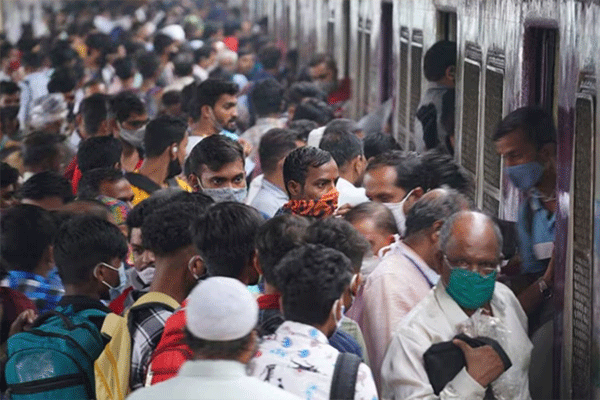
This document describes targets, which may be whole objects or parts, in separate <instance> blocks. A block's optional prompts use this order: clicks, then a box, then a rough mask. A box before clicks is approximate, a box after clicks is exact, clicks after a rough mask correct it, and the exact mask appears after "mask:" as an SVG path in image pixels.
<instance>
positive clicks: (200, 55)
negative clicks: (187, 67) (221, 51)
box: [194, 43, 215, 63]
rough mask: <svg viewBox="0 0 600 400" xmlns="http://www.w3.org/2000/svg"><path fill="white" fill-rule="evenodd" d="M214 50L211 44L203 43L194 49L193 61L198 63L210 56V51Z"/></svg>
mask: <svg viewBox="0 0 600 400" xmlns="http://www.w3.org/2000/svg"><path fill="white" fill-rule="evenodd" d="M214 51H215V50H214V49H213V48H212V46H211V45H210V44H206V43H205V44H204V45H203V46H201V47H199V48H197V49H196V50H194V61H195V62H196V63H199V62H200V61H202V60H205V59H207V58H210V53H212V52H214Z"/></svg>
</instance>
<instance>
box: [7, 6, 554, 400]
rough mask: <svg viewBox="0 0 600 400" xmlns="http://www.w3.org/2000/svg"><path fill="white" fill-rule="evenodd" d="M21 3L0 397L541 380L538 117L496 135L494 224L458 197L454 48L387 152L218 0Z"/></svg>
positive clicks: (541, 395)
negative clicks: (501, 175) (411, 129)
mask: <svg viewBox="0 0 600 400" xmlns="http://www.w3.org/2000/svg"><path fill="white" fill-rule="evenodd" d="M44 21H45V22H46V23H47V27H46V28H47V29H45V30H40V29H33V27H32V26H31V25H24V26H23V27H22V34H21V37H20V39H19V40H18V41H17V42H16V43H12V42H10V41H8V40H7V39H6V37H3V38H2V39H1V41H0V42H1V51H0V57H1V60H0V64H1V65H0V159H1V160H2V164H1V169H0V178H1V179H0V180H1V199H0V275H1V279H2V281H1V282H0V286H1V287H0V300H1V307H0V317H1V331H0V342H1V343H2V351H1V353H0V354H1V358H2V363H1V365H2V379H1V385H0V391H1V392H0V393H1V394H0V398H3V397H2V396H10V398H12V399H41V398H55V399H62V398H64V399H66V398H69V399H96V398H97V399H124V398H126V397H127V398H130V399H135V400H139V399H145V400H149V399H164V398H171V399H298V398H305V399H329V398H331V399H363V400H367V399H368V400H371V399H376V398H396V399H435V398H440V399H488V398H495V399H530V398H533V399H545V398H546V399H547V398H550V397H551V393H552V392H551V390H552V385H551V384H549V382H550V383H551V382H552V362H549V361H548V360H551V356H552V332H553V326H552V322H553V314H554V312H553V310H552V302H551V301H549V298H550V297H551V295H552V285H553V279H554V276H553V274H554V258H553V242H554V218H555V212H556V196H555V194H554V193H555V192H554V187H555V185H556V161H555V152H556V149H555V142H556V133H555V130H554V127H553V122H552V118H551V117H550V116H549V115H547V114H546V113H545V112H543V111H541V110H539V109H537V108H533V107H525V108H520V109H517V110H515V111H513V112H511V113H510V114H508V115H507V116H506V117H505V118H504V119H503V120H502V122H501V123H500V124H499V125H498V127H497V129H496V131H495V133H494V137H493V140H494V142H495V143H496V148H497V151H498V153H499V154H500V155H501V156H503V158H504V166H505V169H506V175H507V176H508V177H509V179H510V180H511V181H512V183H513V185H514V186H515V187H516V188H517V189H518V190H520V191H521V193H522V205H521V207H520V211H519V215H518V221H517V222H516V224H511V223H508V222H506V221H499V220H498V219H497V218H496V216H489V215H486V214H485V213H483V212H481V211H480V210H478V209H477V208H476V207H475V206H474V204H473V199H472V194H473V193H474V181H473V179H472V177H471V176H470V175H469V174H468V173H466V172H465V171H464V170H463V169H462V167H461V166H460V165H459V164H458V163H457V162H456V161H455V159H454V157H453V148H454V97H455V89H454V80H455V64H456V51H457V50H456V44H455V43H453V42H448V41H442V42H439V43H436V44H435V45H433V46H432V47H431V48H429V49H428V51H427V52H426V54H425V57H424V71H423V72H424V76H425V77H426V79H427V80H428V81H429V85H430V86H429V89H428V90H427V91H425V92H424V96H423V99H422V101H421V104H420V105H419V108H418V112H417V115H416V120H415V127H416V136H415V143H414V149H402V147H401V146H400V145H399V144H398V143H397V141H396V140H395V139H394V132H392V129H391V126H392V125H393V124H392V123H391V121H390V120H389V119H384V120H377V121H375V123H373V121H374V119H377V116H379V115H380V114H378V113H375V114H373V115H370V116H366V117H365V118H363V119H361V120H360V121H354V120H351V119H348V118H345V117H347V111H348V110H347V108H348V100H349V99H350V97H351V93H350V87H351V82H350V80H349V79H348V78H346V77H343V76H340V73H339V71H338V68H337V66H336V63H335V61H334V59H333V57H332V56H331V55H327V54H317V55H315V56H314V57H313V58H312V59H311V60H309V61H308V62H306V63H305V64H303V62H302V61H301V60H298V57H297V53H296V52H295V51H294V50H293V49H291V50H288V51H283V50H282V48H283V46H282V44H281V43H277V42H275V41H273V40H272V39H271V38H270V36H269V33H268V31H267V25H268V24H267V21H265V20H261V21H256V22H250V21H245V20H244V19H243V18H242V15H241V13H240V10H238V9H235V8H228V7H227V4H226V2H223V1H214V2H213V1H203V0H196V1H191V0H188V1H181V2H169V1H157V2H147V3H144V4H140V3H138V2H127V1H123V2H122V1H105V0H101V1H91V2H67V3H66V5H65V8H64V9H61V10H58V11H57V10H46V14H45V19H44ZM39 31H42V32H45V33H44V34H43V35H39V34H37V35H36V34H34V32H39ZM515 243H516V245H515Z"/></svg>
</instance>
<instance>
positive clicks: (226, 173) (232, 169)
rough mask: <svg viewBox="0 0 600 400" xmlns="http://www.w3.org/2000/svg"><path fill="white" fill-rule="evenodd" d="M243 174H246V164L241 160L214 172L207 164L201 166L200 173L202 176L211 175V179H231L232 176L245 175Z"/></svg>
mask: <svg viewBox="0 0 600 400" xmlns="http://www.w3.org/2000/svg"><path fill="white" fill-rule="evenodd" d="M243 172H245V169H244V162H243V160H241V159H237V160H235V161H232V162H230V163H227V164H224V165H223V166H222V167H221V168H219V169H218V170H217V171H213V170H212V169H210V168H209V167H208V165H206V164H201V165H200V173H201V174H202V175H209V176H211V177H223V178H229V177H232V176H236V175H239V174H240V173H243Z"/></svg>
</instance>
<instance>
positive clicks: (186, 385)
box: [129, 277, 299, 400]
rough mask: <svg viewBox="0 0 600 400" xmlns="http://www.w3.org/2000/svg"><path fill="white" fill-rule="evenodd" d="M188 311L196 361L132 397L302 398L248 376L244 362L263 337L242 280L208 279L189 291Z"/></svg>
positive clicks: (147, 399) (149, 399) (187, 330)
mask: <svg viewBox="0 0 600 400" xmlns="http://www.w3.org/2000/svg"><path fill="white" fill-rule="evenodd" d="M185 313H186V327H185V334H186V341H187V343H188V345H189V346H190V349H191V350H192V351H193V352H194V359H193V360H192V361H188V362H186V363H185V364H183V366H182V367H181V370H180V371H179V373H178V375H177V376H176V377H174V378H172V379H170V380H167V381H165V382H161V383H159V384H156V385H154V386H151V387H147V388H143V389H140V390H138V391H136V392H134V393H133V394H132V395H131V396H129V399H131V400H136V399H138V400H153V399H164V398H166V397H168V398H172V399H181V400H183V399H232V400H233V399H273V400H275V399H284V400H291V399H299V397H297V396H294V395H292V394H290V393H286V392H285V391H283V390H281V389H279V388H277V387H275V386H273V385H269V384H267V383H264V382H261V381H260V380H259V379H256V378H253V377H249V376H246V370H245V368H246V365H245V364H247V363H248V361H249V360H250V359H251V358H252V355H253V354H254V350H255V348H256V342H257V337H258V336H257V333H256V331H255V329H254V328H255V326H256V323H257V322H258V304H257V303H256V300H255V299H254V298H253V297H252V295H251V294H250V292H249V291H248V290H247V289H246V287H245V286H244V285H243V284H242V283H241V282H239V281H238V280H237V279H233V278H225V277H213V278H208V279H207V280H206V281H204V282H202V283H200V284H199V285H198V286H196V288H195V289H194V290H193V291H192V293H191V294H190V296H189V301H188V304H187V306H186V309H185Z"/></svg>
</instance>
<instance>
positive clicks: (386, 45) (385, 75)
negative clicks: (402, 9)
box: [381, 3, 394, 102]
mask: <svg viewBox="0 0 600 400" xmlns="http://www.w3.org/2000/svg"><path fill="white" fill-rule="evenodd" d="M393 7H394V6H393V3H381V48H382V56H381V101H382V102H384V101H386V100H387V99H389V98H390V97H391V96H392V86H393V81H392V79H393V78H392V71H393V68H394V58H393V54H392V46H393V44H394V38H393V26H392V22H393V20H392V17H393Z"/></svg>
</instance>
